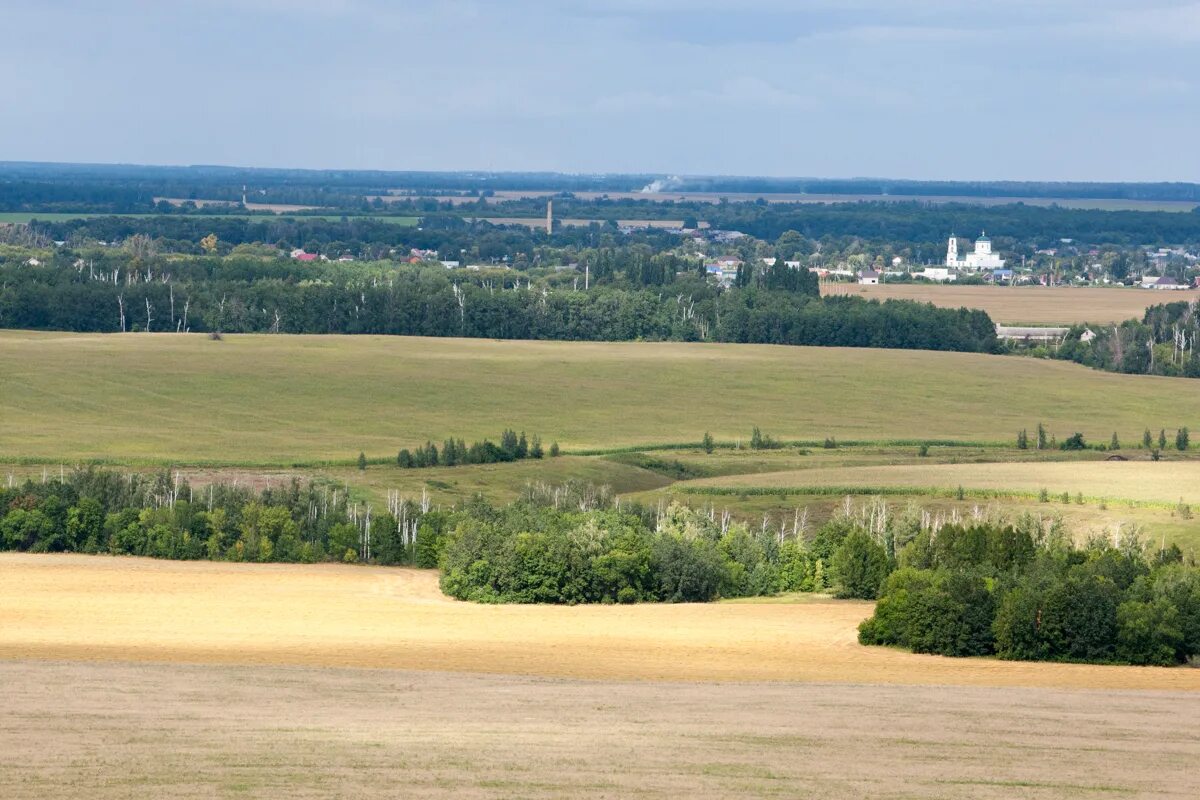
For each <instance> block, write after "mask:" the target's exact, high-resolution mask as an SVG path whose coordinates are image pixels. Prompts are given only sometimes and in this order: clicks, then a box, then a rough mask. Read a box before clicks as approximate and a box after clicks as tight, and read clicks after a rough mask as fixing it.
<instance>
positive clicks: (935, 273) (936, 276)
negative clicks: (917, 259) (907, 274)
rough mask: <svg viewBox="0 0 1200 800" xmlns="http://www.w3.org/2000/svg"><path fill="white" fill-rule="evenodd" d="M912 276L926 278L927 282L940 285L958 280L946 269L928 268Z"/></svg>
mask: <svg viewBox="0 0 1200 800" xmlns="http://www.w3.org/2000/svg"><path fill="white" fill-rule="evenodd" d="M912 275H913V277H914V278H924V279H925V280H927V281H937V282H938V283H949V282H950V281H956V280H958V276H957V275H955V274H954V273H953V272H951V271H950V270H949V269H948V268H946V267H926V268H925V269H923V270H921V271H920V272H914V273H913V274H912Z"/></svg>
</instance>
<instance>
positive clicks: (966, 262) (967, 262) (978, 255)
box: [946, 234, 1004, 270]
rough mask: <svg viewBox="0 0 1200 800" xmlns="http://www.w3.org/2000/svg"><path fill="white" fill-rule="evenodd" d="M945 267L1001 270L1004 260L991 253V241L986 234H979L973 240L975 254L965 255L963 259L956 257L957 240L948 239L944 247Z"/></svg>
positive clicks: (953, 238) (952, 237)
mask: <svg viewBox="0 0 1200 800" xmlns="http://www.w3.org/2000/svg"><path fill="white" fill-rule="evenodd" d="M946 266H947V267H950V268H952V269H971V270H981V269H1002V268H1003V267H1004V259H1003V258H1000V256H998V255H996V254H995V253H993V252H992V240H991V239H989V238H987V234H980V236H979V238H978V239H976V240H975V252H974V253H967V254H966V256H964V257H963V258H959V257H958V238H957V237H955V236H951V237H950V242H949V244H947V245H946Z"/></svg>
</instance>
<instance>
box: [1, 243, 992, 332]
mask: <svg viewBox="0 0 1200 800" xmlns="http://www.w3.org/2000/svg"><path fill="white" fill-rule="evenodd" d="M127 222H128V221H127ZM384 225H385V226H386V223H384ZM391 227H395V226H391ZM222 241H225V239H224V238H222ZM672 244H674V241H673V242H672ZM65 252H66V251H64V253H65ZM628 257H629V258H630V260H631V261H632V260H636V259H635V257H634V255H633V254H628ZM653 258H658V256H654V257H653ZM62 259H63V263H59V260H55V261H54V262H52V263H50V264H47V265H46V266H45V267H42V268H39V269H37V270H30V269H25V268H22V266H21V264H22V261H18V260H13V261H12V262H9V261H3V260H0V287H3V288H2V291H0V327H5V328H29V329H50V330H71V331H87V332H90V331H96V332H110V331H118V330H120V329H121V328H120V325H121V323H120V317H119V314H118V313H117V312H118V297H120V298H122V299H123V302H124V304H125V307H126V308H127V309H134V308H141V307H144V306H145V304H146V303H147V301H148V302H149V303H150V305H151V306H152V307H153V308H155V309H168V308H170V302H171V300H170V298H171V293H172V292H174V295H175V296H176V297H186V298H187V299H188V302H189V309H190V310H189V316H188V322H187V327H188V328H189V329H190V330H192V331H200V332H209V331H214V330H221V331H223V332H225V333H257V332H280V333H321V334H326V333H347V334H360V333H361V334H393V335H416V336H467V337H474V338H491V339H533V340H564V341H630V340H639V339H641V340H653V341H664V340H673V341H695V340H698V339H708V340H711V341H719V342H754V343H762V344H790V345H814V346H844V347H893V348H903V349H925V350H945V351H966V352H998V351H999V349H1000V346H999V343H998V340H997V338H996V332H995V326H994V324H993V323H992V321H991V319H990V318H989V317H988V316H987V314H986V313H984V312H982V311H978V310H968V309H943V308H936V307H935V306H933V305H931V304H926V303H915V302H909V301H896V300H889V301H886V302H882V303H880V302H878V301H874V300H866V299H864V298H860V297H832V298H820V297H818V296H817V292H816V286H815V280H814V281H812V284H813V285H812V286H811V287H809V286H808V283H809V281H810V275H811V273H809V272H808V271H807V270H789V274H795V275H796V276H798V277H799V279H802V280H803V281H804V282H805V287H804V289H803V290H802V291H793V290H790V289H786V288H780V289H772V288H767V287H758V286H748V287H746V288H741V289H729V290H720V289H718V288H717V287H714V286H711V285H709V284H708V283H706V282H705V281H704V280H703V279H700V278H697V277H695V276H694V273H687V274H686V275H684V276H683V277H679V278H678V279H676V278H675V275H674V274H673V273H672V274H671V275H670V276H668V275H667V274H666V272H662V271H659V272H658V273H656V275H657V276H656V277H655V279H654V283H653V284H650V285H648V284H645V283H643V282H641V280H640V279H638V280H627V279H621V280H617V279H615V278H614V282H609V283H605V284H603V285H600V286H593V287H592V288H591V290H589V291H587V292H583V291H573V290H570V289H568V288H566V287H558V286H551V287H547V286H537V287H532V286H531V285H530V283H529V281H530V278H529V277H528V276H527V275H524V274H523V273H519V272H518V273H516V274H515V275H513V276H511V277H510V276H507V275H505V276H502V277H499V278H497V277H495V276H485V275H466V276H461V277H458V278H455V279H454V280H453V281H452V280H451V279H450V278H449V277H448V276H447V275H446V270H445V269H443V268H441V267H438V268H436V269H434V268H431V267H426V266H410V265H399V264H386V263H385V264H382V265H379V266H375V267H371V268H370V270H371V272H370V274H369V275H364V273H362V272H359V271H356V270H352V269H349V268H346V267H345V266H344V265H336V266H333V265H329V264H321V263H318V262H297V261H295V260H294V259H286V258H277V259H266V260H264V259H261V258H254V257H240V256H229V257H225V258H218V257H208V256H195V257H189V258H188V259H186V260H182V261H178V262H170V263H168V262H167V261H166V260H165V258H164V257H162V256H156V257H154V259H151V262H150V263H148V264H145V265H143V264H138V265H137V267H138V270H139V273H140V274H142V275H145V274H147V270H151V271H153V273H154V277H155V280H146V279H143V280H140V281H136V282H128V283H127V282H126V280H125V279H126V277H127V276H128V275H129V274H130V273H131V270H132V268H133V266H134V265H133V262H131V261H130V260H129V259H128V258H127V257H126V256H124V255H121V254H120V253H114V254H112V255H108V256H106V257H105V258H104V259H102V261H103V263H102V264H101V265H99V266H103V268H104V271H105V273H104V274H105V275H107V276H108V277H107V278H106V279H105V280H100V279H99V278H97V277H94V275H93V273H89V272H87V271H85V272H83V273H80V272H79V271H78V270H76V269H75V268H74V267H73V266H72V263H73V262H72V261H71V260H70V259H69V258H68V257H67V255H63V256H62ZM110 261H111V262H112V263H111V264H110V263H109V262H110ZM651 261H653V259H651ZM363 269H367V268H365V267H364V268H363ZM168 273H169V275H170V278H171V280H170V282H169V283H168V282H166V281H162V280H158V276H159V275H165V274H168ZM97 274H98V273H97ZM113 274H118V275H119V278H120V280H119V282H117V283H114V282H113V281H112V279H111V276H112V275H113ZM688 276H691V277H688ZM667 277H670V278H671V279H672V280H670V281H667V282H666V283H664V281H666V279H667ZM494 280H499V281H501V284H502V285H503V286H504V287H505V288H509V289H512V291H493V290H492V288H493V287H492V281H494ZM518 284H521V285H522V286H523V287H524V288H523V289H517V285H518ZM680 297H687V298H690V301H689V302H690V303H692V305H690V306H689V308H690V312H689V315H688V316H687V317H686V318H684V317H682V316H681V315H680V313H679V302H680V301H679V298H680ZM460 299H461V305H460ZM180 322H181V320H178V319H176V320H172V319H170V318H169V317H167V316H165V315H164V317H163V319H161V320H159V319H158V318H155V321H154V323H153V324H152V326H151V327H152V331H155V332H157V331H159V330H164V331H165V330H170V331H174V330H175V329H176V327H177V326H178V323H180ZM173 323H174V324H173ZM128 324H129V325H130V326H132V325H134V324H145V319H142V320H141V322H140V323H139V321H138V320H137V319H136V318H134V317H133V316H131V317H130V318H129V320H128ZM160 325H161V328H160V327H159V326H160Z"/></svg>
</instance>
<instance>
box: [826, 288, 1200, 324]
mask: <svg viewBox="0 0 1200 800" xmlns="http://www.w3.org/2000/svg"><path fill="white" fill-rule="evenodd" d="M822 293H823V294H826V295H830V294H834V295H852V296H856V297H865V298H867V299H870V300H918V301H921V302H924V303H933V304H934V305H935V306H942V307H943V308H961V307H964V306H965V307H967V308H981V309H983V310H984V311H986V312H987V313H988V315H989V316H990V317H991V318H992V319H993V320H994V321H996V322H1000V323H1008V324H1027V325H1070V324H1073V323H1077V322H1090V323H1093V324H1104V323H1110V322H1121V321H1124V320H1127V319H1134V318H1137V319H1141V317H1142V313H1143V312H1144V311H1145V310H1146V308H1148V307H1149V306H1153V305H1158V304H1160V303H1170V302H1174V301H1177V300H1191V299H1193V296H1192V295H1191V294H1190V293H1174V292H1167V293H1165V294H1164V293H1162V292H1152V291H1146V290H1144V289H1115V288H1114V289H1108V288H1093V287H1073V286H1055V287H1046V286H937V285H931V284H903V283H885V284H879V285H877V286H861V285H859V284H848V283H835V284H827V285H826V286H824V287H823V288H822Z"/></svg>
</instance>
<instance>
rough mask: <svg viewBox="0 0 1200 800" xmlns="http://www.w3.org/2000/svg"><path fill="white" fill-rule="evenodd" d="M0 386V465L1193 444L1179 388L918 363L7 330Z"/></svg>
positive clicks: (1191, 389) (854, 354) (1186, 387)
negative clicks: (712, 439)
mask: <svg viewBox="0 0 1200 800" xmlns="http://www.w3.org/2000/svg"><path fill="white" fill-rule="evenodd" d="M0 375H3V376H4V389H3V391H0V447H2V451H0V457H3V458H5V459H9V460H19V459H21V458H39V459H53V460H55V461H57V460H59V459H62V460H66V461H67V462H68V463H70V462H71V461H72V460H74V459H82V458H101V459H110V460H113V461H117V462H126V463H127V462H136V461H151V462H155V461H157V462H175V463H196V462H201V461H206V462H212V463H221V464H228V465H238V464H246V463H252V464H257V465H263V464H266V465H285V466H286V465H288V464H291V463H295V462H297V461H313V460H320V459H340V460H343V461H349V460H352V459H353V458H354V457H355V456H356V455H357V454H358V452H359V451H360V450H362V451H365V452H366V454H367V455H368V456H372V457H394V455H395V453H396V451H397V449H399V448H400V447H411V446H414V445H418V444H421V443H423V442H424V441H425V440H426V439H427V438H432V439H434V440H436V441H440V440H441V439H442V438H444V437H445V436H448V435H450V434H454V435H457V436H460V437H462V438H464V439H466V440H468V441H470V440H472V439H477V438H482V437H484V436H488V437H493V438H494V437H497V436H498V435H499V433H500V431H501V430H503V429H504V428H505V427H508V426H512V427H514V428H516V429H518V430H522V429H523V430H526V431H528V432H530V433H534V432H536V433H540V434H541V436H542V439H543V441H544V442H546V443H547V444H549V443H550V442H551V441H555V440H557V441H559V442H560V443H561V444H562V445H563V446H564V447H566V448H568V449H569V448H582V447H613V446H619V445H642V444H646V443H652V442H679V441H691V442H696V441H699V439H700V437H701V436H702V435H703V433H704V431H705V430H708V431H711V432H712V433H713V435H714V436H716V437H717V438H718V439H722V440H727V441H733V440H734V439H736V438H739V437H740V438H741V439H742V440H743V441H744V440H745V439H746V438H747V437H748V436H749V433H750V431H749V428H750V426H751V425H759V426H761V427H762V429H763V430H764V431H766V432H768V433H770V434H771V435H773V436H776V437H780V438H787V439H816V440H821V439H823V438H824V437H825V436H828V435H833V436H836V437H837V438H838V439H839V440H847V439H891V438H902V439H915V438H931V439H973V440H1004V441H1011V440H1012V437H1013V436H1014V435H1015V432H1016V430H1017V429H1018V428H1021V427H1028V428H1032V426H1033V425H1034V424H1035V423H1036V422H1037V421H1039V420H1042V421H1044V422H1046V423H1047V425H1048V426H1049V428H1050V429H1051V430H1053V431H1057V432H1058V433H1059V434H1060V435H1065V434H1066V432H1068V431H1073V430H1081V431H1083V432H1084V433H1085V434H1086V435H1087V436H1088V438H1089V439H1101V440H1102V441H1107V439H1108V437H1109V436H1110V435H1111V433H1112V431H1113V430H1117V431H1119V432H1120V434H1121V436H1122V438H1123V439H1125V440H1126V441H1130V440H1133V439H1134V438H1136V437H1137V436H1140V434H1141V431H1142V429H1143V428H1144V427H1145V426H1151V427H1153V428H1154V429H1156V430H1157V429H1158V428H1159V427H1161V426H1163V425H1166V426H1171V427H1172V428H1173V427H1174V426H1175V425H1191V426H1192V427H1193V429H1200V419H1198V417H1200V402H1197V399H1196V387H1195V385H1194V384H1193V383H1192V382H1190V381H1187V380H1183V379H1177V378H1154V377H1146V376H1137V375H1115V374H1110V373H1104V372H1097V371H1094V370H1089V369H1086V368H1084V367H1080V366H1076V365H1074V364H1066V363H1059V362H1046V361H1037V360H1033V359H1028V358H1020V357H1015V356H1010V357H1002V356H983V355H973V354H965V353H933V352H925V351H900V350H869V349H846V348H810V347H773V346H759V345H717V344H685V343H662V344H657V343H655V344H651V343H636V342H630V343H620V344H608V343H588V342H497V341H490V340H478V339H474V340H464V339H422V338H410V337H375V336H266V335H261V336H249V335H245V336H226V337H225V339H224V341H210V340H209V339H208V338H207V337H206V336H202V335H187V334H156V335H146V334H127V335H117V334H112V335H78V334H48V333H23V332H5V333H0ZM1001 400H1002V402H1001Z"/></svg>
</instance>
